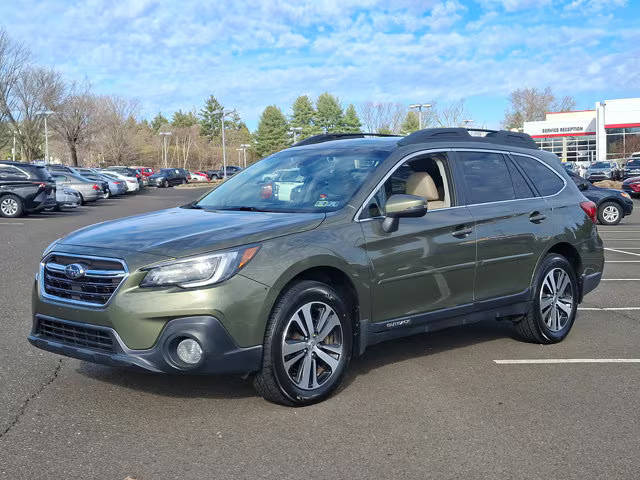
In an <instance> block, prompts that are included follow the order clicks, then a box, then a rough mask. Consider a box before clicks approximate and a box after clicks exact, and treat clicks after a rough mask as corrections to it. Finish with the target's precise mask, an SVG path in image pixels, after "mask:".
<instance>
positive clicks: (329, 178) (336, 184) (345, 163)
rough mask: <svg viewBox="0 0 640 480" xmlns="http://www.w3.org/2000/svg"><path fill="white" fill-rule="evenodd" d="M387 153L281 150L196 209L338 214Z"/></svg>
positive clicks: (363, 149) (240, 174)
mask: <svg viewBox="0 0 640 480" xmlns="http://www.w3.org/2000/svg"><path fill="white" fill-rule="evenodd" d="M388 155H389V150H384V149H380V147H376V148H372V147H371V146H370V145H369V146H362V147H359V148H358V147H355V148H349V149H337V148H335V147H334V148H331V149H326V148H325V149H322V148H311V149H295V148H294V149H287V150H283V151H281V152H279V153H276V154H274V155H272V156H270V157H267V158H265V159H264V160H261V161H260V162H258V163H256V164H254V165H252V166H251V167H249V168H247V169H246V170H241V171H240V172H238V173H237V174H236V175H234V176H233V177H232V178H231V179H229V180H227V181H226V182H225V183H223V184H222V185H220V186H219V187H218V188H217V189H215V190H214V191H212V192H211V193H210V194H209V195H207V196H206V197H204V198H203V199H202V200H200V201H199V202H198V203H197V204H196V205H197V206H199V207H202V208H207V209H214V210H254V211H267V212H330V211H335V210H339V209H340V208H342V207H343V206H344V205H345V204H346V203H347V202H348V201H349V200H350V199H351V197H352V196H353V195H354V194H355V193H356V191H358V189H359V188H360V187H361V186H362V184H363V183H364V181H365V180H366V179H367V178H368V177H369V175H370V174H371V173H372V172H373V171H374V170H375V169H376V167H377V166H378V165H380V163H381V162H382V161H383V160H384V159H385V158H387V156H388Z"/></svg>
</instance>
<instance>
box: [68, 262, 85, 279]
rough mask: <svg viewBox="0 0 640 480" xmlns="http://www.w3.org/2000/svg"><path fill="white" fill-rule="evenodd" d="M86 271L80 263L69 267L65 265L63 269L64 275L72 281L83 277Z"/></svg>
mask: <svg viewBox="0 0 640 480" xmlns="http://www.w3.org/2000/svg"><path fill="white" fill-rule="evenodd" d="M86 271H87V269H86V267H85V266H84V265H82V264H81V263H72V264H70V265H67V266H66V267H65V269H64V274H65V275H66V276H67V277H69V278H71V279H73V280H76V279H78V278H80V277H83V276H84V274H85V273H86Z"/></svg>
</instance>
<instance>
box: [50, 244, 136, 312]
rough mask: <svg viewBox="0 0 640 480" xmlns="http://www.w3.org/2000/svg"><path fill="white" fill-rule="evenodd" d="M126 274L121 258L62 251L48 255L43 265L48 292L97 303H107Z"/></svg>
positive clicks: (59, 298)
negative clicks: (73, 253) (66, 253)
mask: <svg viewBox="0 0 640 480" xmlns="http://www.w3.org/2000/svg"><path fill="white" fill-rule="evenodd" d="M126 275H127V270H126V267H125V265H124V263H123V262H122V261H121V260H117V259H109V258H98V257H84V256H83V257H79V256H73V255H64V254H58V253H52V254H50V255H49V256H47V258H46V259H45V260H44V261H43V263H42V268H41V282H42V289H43V293H44V294H45V295H46V296H49V297H51V298H55V299H58V300H63V301H68V302H71V303H80V304H86V305H91V306H97V307H101V306H104V305H106V303H107V302H108V301H109V299H110V298H111V296H112V295H113V294H114V293H115V291H116V289H117V288H118V287H119V286H120V284H121V283H122V281H123V280H124V277H125V276H126Z"/></svg>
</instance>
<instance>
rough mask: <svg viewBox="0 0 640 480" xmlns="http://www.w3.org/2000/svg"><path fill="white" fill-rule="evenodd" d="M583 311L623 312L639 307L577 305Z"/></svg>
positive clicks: (639, 308)
mask: <svg viewBox="0 0 640 480" xmlns="http://www.w3.org/2000/svg"><path fill="white" fill-rule="evenodd" d="M578 310H581V311H585V312H624V311H635V310H640V307H578Z"/></svg>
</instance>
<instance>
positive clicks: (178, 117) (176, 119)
mask: <svg viewBox="0 0 640 480" xmlns="http://www.w3.org/2000/svg"><path fill="white" fill-rule="evenodd" d="M197 123H198V118H197V117H196V116H195V114H194V113H193V112H187V113H184V112H183V111H182V110H178V111H177V112H175V113H174V114H173V117H172V118H171V125H172V126H174V127H177V128H180V127H192V126H194V125H196V124H197Z"/></svg>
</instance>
